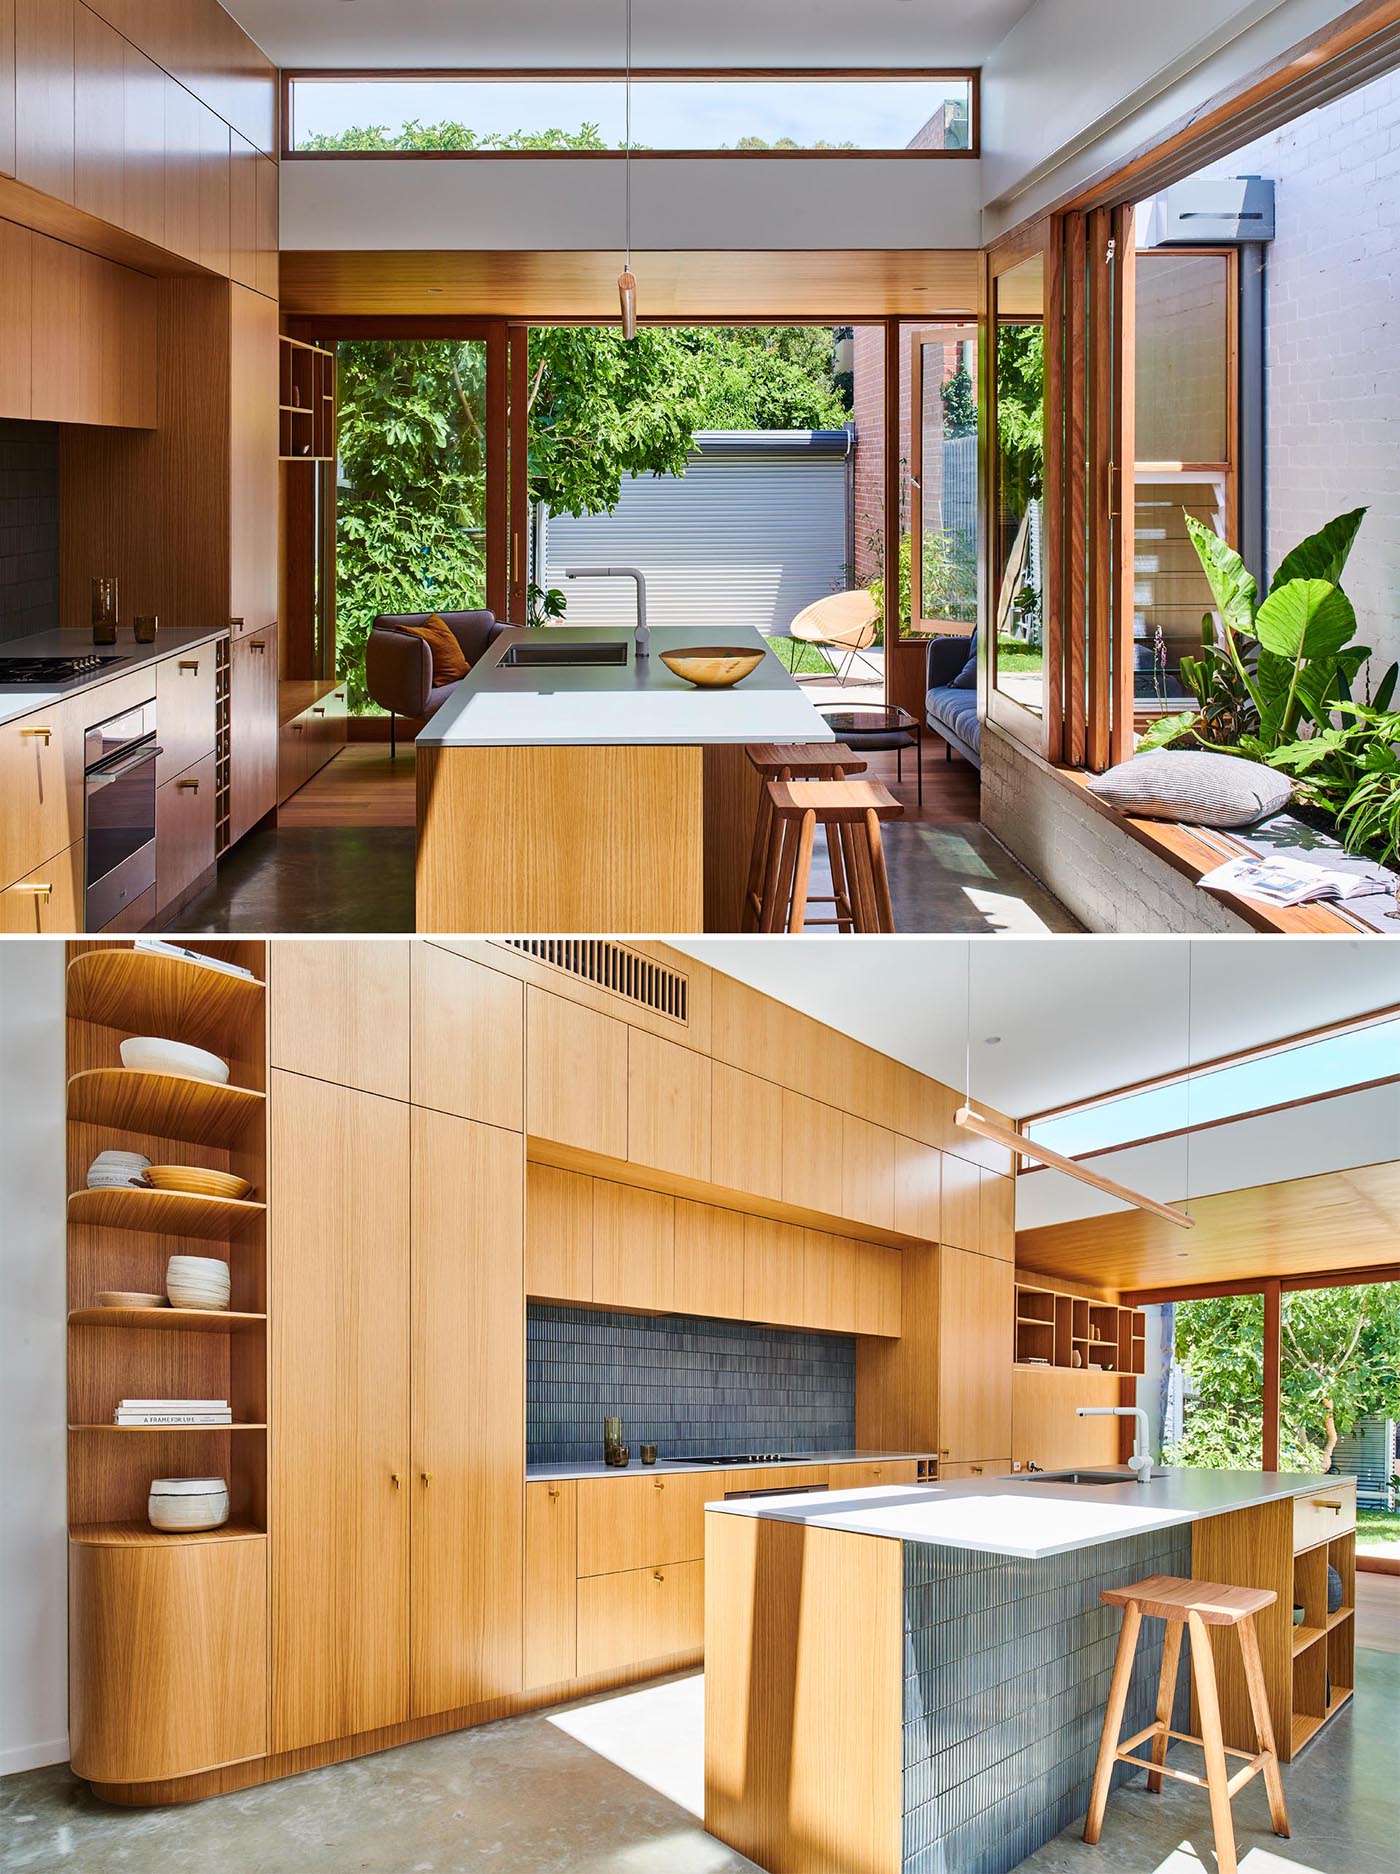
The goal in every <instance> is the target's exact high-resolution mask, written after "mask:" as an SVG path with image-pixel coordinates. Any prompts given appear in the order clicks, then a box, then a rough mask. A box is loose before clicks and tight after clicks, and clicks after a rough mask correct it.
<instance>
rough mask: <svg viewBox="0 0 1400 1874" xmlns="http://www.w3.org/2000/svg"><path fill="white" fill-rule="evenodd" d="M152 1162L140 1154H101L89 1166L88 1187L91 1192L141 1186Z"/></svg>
mask: <svg viewBox="0 0 1400 1874" xmlns="http://www.w3.org/2000/svg"><path fill="white" fill-rule="evenodd" d="M150 1162H151V1161H150V1159H149V1158H143V1157H142V1156H141V1154H140V1152H99V1153H98V1154H97V1156H96V1158H94V1159H93V1161H92V1163H91V1164H90V1165H89V1166H88V1172H87V1187H88V1189H89V1190H90V1191H111V1190H115V1189H117V1188H118V1187H119V1186H122V1185H130V1184H139V1183H140V1182H141V1173H142V1172H143V1171H144V1170H145V1169H146V1167H147V1165H149V1164H150Z"/></svg>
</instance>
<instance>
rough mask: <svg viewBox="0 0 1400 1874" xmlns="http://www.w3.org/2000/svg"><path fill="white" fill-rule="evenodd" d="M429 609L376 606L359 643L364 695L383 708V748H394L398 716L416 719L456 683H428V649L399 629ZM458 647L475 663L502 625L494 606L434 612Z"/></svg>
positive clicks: (423, 618) (424, 617)
mask: <svg viewBox="0 0 1400 1874" xmlns="http://www.w3.org/2000/svg"><path fill="white" fill-rule="evenodd" d="M432 616H433V614H432V613H431V612H381V613H380V614H379V616H378V617H377V618H376V619H375V621H374V623H373V624H372V625H371V626H370V628H369V637H368V639H367V640H366V643H365V688H366V689H367V690H368V691H369V694H370V699H371V701H373V702H376V703H378V705H379V707H380V708H381V709H387V710H388V712H389V752H390V756H391V758H392V757H393V756H394V755H396V754H397V753H398V718H399V717H400V716H407V717H409V719H410V720H411V721H414V722H422V721H425V720H426V719H427V718H428V717H429V716H431V715H432V714H433V713H434V711H435V710H438V709H441V707H442V705H443V704H444V703H445V702H446V701H447V699H448V697H449V696H451V694H452V692H453V691H454V690H455V689H456V688H457V685H456V684H455V683H439V684H438V685H437V686H436V687H434V684H433V655H432V652H431V651H430V650H429V649H428V646H427V644H426V643H425V642H424V640H423V639H422V638H416V637H414V636H413V635H412V634H411V633H410V632H407V631H404V630H403V629H401V627H402V626H404V625H424V624H426V623H427V622H428V620H429V618H431V617H432ZM437 616H438V617H439V618H440V619H442V621H443V623H444V624H445V625H447V627H448V628H449V630H450V631H451V633H452V635H453V637H454V638H456V640H457V642H458V643H459V644H460V645H461V647H462V654H463V656H464V657H465V658H466V660H467V662H468V663H469V664H475V663H476V662H477V660H478V658H480V657H481V656H482V655H483V654H484V653H485V651H486V648H487V646H488V645H490V644H491V643H493V642H494V640H495V639H496V638H498V637H499V636H500V635H501V633H502V632H503V631H504V630H506V629H507V627H506V626H505V625H503V624H500V623H499V622H498V621H497V618H496V614H495V613H494V612H439V613H438V614H437Z"/></svg>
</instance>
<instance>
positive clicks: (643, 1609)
mask: <svg viewBox="0 0 1400 1874" xmlns="http://www.w3.org/2000/svg"><path fill="white" fill-rule="evenodd" d="M704 1644H705V1564H704V1563H703V1562H681V1563H679V1564H673V1565H669V1566H666V1567H662V1568H635V1569H631V1570H629V1571H628V1572H627V1573H626V1574H621V1575H594V1576H592V1577H591V1578H590V1579H589V1580H587V1581H580V1583H579V1584H578V1669H579V1676H580V1677H581V1678H586V1677H588V1675H589V1674H590V1673H594V1672H615V1671H618V1670H619V1669H621V1668H622V1667H625V1666H639V1665H642V1664H643V1663H644V1662H646V1661H647V1660H653V1659H667V1658H670V1657H672V1656H674V1655H675V1654H677V1653H698V1652H699V1651H700V1649H701V1648H702V1647H703V1645H704Z"/></svg>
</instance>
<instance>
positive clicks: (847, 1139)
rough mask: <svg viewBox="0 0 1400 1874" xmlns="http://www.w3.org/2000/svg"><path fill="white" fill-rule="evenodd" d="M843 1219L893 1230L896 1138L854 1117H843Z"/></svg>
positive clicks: (866, 1120)
mask: <svg viewBox="0 0 1400 1874" xmlns="http://www.w3.org/2000/svg"><path fill="white" fill-rule="evenodd" d="M841 1215H842V1216H843V1217H848V1218H849V1219H850V1220H851V1222H853V1223H867V1224H873V1225H874V1226H875V1227H876V1228H877V1229H881V1230H892V1229H893V1228H894V1134H893V1133H892V1132H887V1131H886V1129H885V1128H884V1127H883V1126H875V1125H872V1124H871V1123H870V1121H869V1120H868V1119H860V1118H858V1117H857V1115H856V1114H854V1113H843V1114H842V1115H841Z"/></svg>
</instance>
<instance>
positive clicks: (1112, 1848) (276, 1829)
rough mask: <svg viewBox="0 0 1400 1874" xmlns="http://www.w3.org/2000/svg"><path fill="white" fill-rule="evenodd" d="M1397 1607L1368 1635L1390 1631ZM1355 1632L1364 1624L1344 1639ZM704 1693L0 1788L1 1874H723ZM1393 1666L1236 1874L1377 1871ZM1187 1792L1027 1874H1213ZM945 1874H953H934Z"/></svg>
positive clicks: (1391, 1829)
mask: <svg viewBox="0 0 1400 1874" xmlns="http://www.w3.org/2000/svg"><path fill="white" fill-rule="evenodd" d="M1396 1609H1397V1597H1395V1596H1389V1597H1384V1598H1380V1599H1379V1601H1378V1605H1377V1606H1376V1608H1375V1611H1374V1613H1373V1614H1371V1615H1369V1616H1368V1625H1370V1626H1371V1627H1372V1628H1373V1630H1374V1629H1375V1626H1376V1623H1380V1631H1381V1634H1382V1636H1383V1637H1389V1636H1392V1635H1393V1633H1394V1630H1395V1625H1396ZM1366 1637H1369V1635H1367V1633H1366V1632H1365V1630H1364V1629H1363V1638H1366ZM702 1698H703V1682H702V1680H701V1679H700V1678H699V1677H698V1676H696V1675H693V1674H692V1675H687V1676H683V1677H680V1678H675V1679H669V1680H663V1681H660V1682H657V1683H655V1684H652V1685H648V1686H645V1687H643V1688H641V1689H640V1690H638V1691H635V1692H622V1693H617V1694H615V1695H614V1696H612V1697H611V1698H606V1699H594V1700H590V1701H587V1702H585V1703H582V1704H577V1705H570V1706H563V1707H559V1708H557V1709H555V1710H553V1711H550V1712H547V1713H546V1712H541V1713H535V1714H531V1715H530V1716H527V1717H523V1718H512V1719H508V1720H506V1721H505V1722H503V1723H500V1724H492V1725H484V1726H482V1727H481V1728H480V1729H479V1730H475V1731H463V1732H458V1733H456V1734H454V1735H452V1736H448V1737H441V1738H434V1739H431V1740H429V1741H428V1742H426V1743H421V1744H410V1745H407V1746H405V1747H403V1748H402V1749H399V1750H390V1751H384V1752H381V1753H380V1754H379V1755H378V1756H374V1757H366V1758H362V1759H361V1760H359V1761H358V1762H356V1763H346V1764H337V1765H334V1766H332V1767H330V1768H328V1769H325V1770H316V1771H312V1772H311V1773H309V1774H308V1775H305V1776H300V1777H294V1778H289V1779H288V1780H287V1781H285V1782H282V1783H272V1784H268V1785H265V1786H264V1787H262V1788H259V1789H252V1790H245V1791H243V1792H241V1793H239V1794H236V1795H232V1796H223V1797H219V1798H217V1799H215V1800H213V1801H210V1802H205V1803H200V1804H196V1805H194V1806H192V1807H189V1808H182V1809H157V1810H150V1811H133V1810H121V1809H109V1808H105V1807H104V1806H103V1805H102V1804H100V1803H98V1802H96V1801H95V1800H94V1799H93V1798H92V1797H91V1796H90V1795H88V1794H87V1792H86V1790H85V1789H84V1787H83V1786H82V1785H81V1784H78V1783H76V1782H75V1781H74V1780H73V1778H72V1777H71V1776H70V1775H69V1773H68V1771H67V1770H66V1769H64V1768H61V1767H60V1768H54V1769H48V1770H34V1771H29V1772H26V1773H25V1774H23V1775H20V1776H13V1777H8V1778H6V1779H4V1780H3V1781H0V1869H4V1870H5V1871H6V1874H20V1870H23V1871H24V1874H34V1871H35V1870H44V1871H45V1874H47V1871H48V1870H51V1869H52V1870H64V1871H65V1874H350V1871H351V1870H355V1871H356V1874H457V1870H473V1871H475V1870H496V1871H498V1874H740V1871H741V1870H747V1869H751V1868H752V1865H753V1864H752V1863H751V1862H749V1861H747V1860H745V1859H744V1857H743V1856H742V1855H738V1854H735V1853H734V1852H733V1851H732V1850H731V1849H728V1848H726V1847H724V1846H723V1844H722V1843H720V1842H717V1841H715V1840H714V1839H713V1838H712V1837H710V1836H709V1835H707V1834H706V1833H705V1832H704V1830H703V1828H702V1827H701V1825H700V1822H699V1820H698V1812H699V1810H700V1808H701V1785H702V1769H701V1735H702V1723H703V1707H702ZM1397 1714H1400V1654H1397V1653H1395V1652H1388V1651H1383V1650H1380V1648H1378V1647H1377V1648H1371V1647H1363V1648H1361V1649H1359V1650H1358V1652H1357V1686H1356V1696H1355V1698H1354V1699H1353V1700H1352V1701H1351V1703H1350V1704H1349V1705H1348V1706H1346V1707H1345V1708H1344V1709H1343V1710H1342V1711H1341V1712H1339V1713H1338V1715H1337V1716H1336V1717H1335V1718H1334V1719H1333V1720H1332V1722H1331V1724H1330V1725H1328V1726H1327V1728H1326V1729H1325V1730H1324V1731H1323V1732H1321V1733H1320V1734H1319V1736H1318V1737H1317V1739H1316V1740H1315V1742H1314V1743H1312V1744H1311V1745H1310V1746H1309V1747H1308V1749H1307V1750H1306V1751H1305V1752H1304V1753H1303V1755H1302V1756H1301V1757H1300V1758H1299V1759H1298V1761H1297V1762H1296V1763H1295V1764H1293V1765H1291V1766H1289V1767H1288V1768H1287V1769H1286V1770H1285V1773H1284V1782H1285V1791H1286V1794H1287V1799H1288V1805H1289V1815H1290V1819H1291V1822H1292V1827H1293V1834H1292V1839H1291V1840H1288V1841H1282V1840H1279V1839H1278V1838H1277V1837H1276V1836H1274V1835H1273V1834H1272V1833H1271V1832H1270V1830H1269V1824H1268V1810H1267V1806H1266V1803H1265V1798H1264V1791H1263V1788H1262V1785H1261V1783H1260V1781H1259V1779H1257V1778H1256V1779H1255V1781H1254V1782H1253V1783H1251V1784H1250V1785H1249V1786H1248V1788H1247V1789H1245V1790H1244V1791H1243V1792H1242V1793H1241V1795H1240V1796H1239V1797H1238V1798H1237V1799H1236V1803H1235V1812H1236V1826H1237V1830H1238V1842H1239V1855H1240V1870H1241V1874H1393V1870H1394V1867H1395V1864H1396V1853H1395V1849H1396V1844H1397V1843H1400V1754H1398V1753H1397V1744H1396V1738H1397ZM1215 1866H1216V1864H1215V1857H1214V1853H1213V1851H1212V1848H1211V1834H1210V1826H1209V1820H1208V1815H1207V1810H1206V1802H1205V1797H1204V1795H1203V1793H1202V1792H1200V1791H1198V1790H1192V1789H1188V1788H1187V1787H1185V1786H1184V1785H1181V1784H1168V1786H1167V1789H1166V1791H1165V1792H1164V1794H1163V1795H1161V1796H1150V1795H1148V1793H1147V1791H1146V1788H1145V1787H1144V1786H1143V1785H1142V1784H1141V1783H1138V1784H1136V1785H1133V1786H1130V1787H1129V1788H1127V1789H1124V1790H1120V1791H1119V1792H1117V1793H1116V1794H1115V1796H1114V1797H1113V1800H1112V1802H1111V1803H1110V1805H1109V1811H1108V1819H1107V1823H1106V1825H1105V1829H1104V1836H1103V1840H1102V1842H1101V1843H1100V1845H1099V1846H1098V1847H1097V1848H1088V1847H1086V1846H1085V1845H1084V1843H1083V1841H1082V1840H1081V1839H1080V1838H1079V1833H1078V1829H1077V1828H1070V1829H1067V1830H1066V1831H1065V1833H1064V1834H1063V1835H1061V1836H1059V1837H1058V1838H1057V1839H1056V1840H1055V1841H1053V1842H1050V1843H1048V1844H1047V1845H1046V1846H1045V1847H1044V1848H1042V1849H1041V1850H1040V1851H1039V1853H1037V1854H1035V1855H1033V1856H1032V1857H1031V1859H1030V1860H1028V1861H1026V1862H1023V1863H1022V1867H1023V1868H1024V1870H1025V1871H1026V1874H1095V1871H1096V1870H1097V1874H1215ZM950 1874H957V1870H956V1869H953V1870H950Z"/></svg>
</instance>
